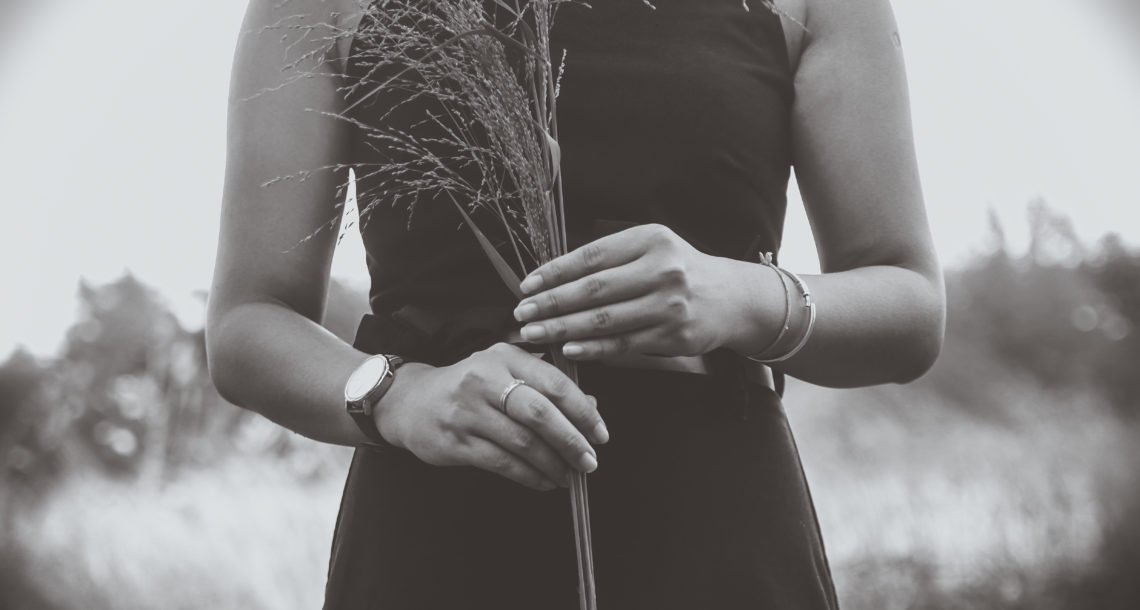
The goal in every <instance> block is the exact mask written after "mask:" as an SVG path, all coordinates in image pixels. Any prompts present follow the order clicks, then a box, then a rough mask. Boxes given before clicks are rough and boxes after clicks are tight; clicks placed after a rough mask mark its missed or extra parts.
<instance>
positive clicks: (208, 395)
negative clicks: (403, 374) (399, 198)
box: [0, 275, 365, 490]
mask: <svg viewBox="0 0 1140 610" xmlns="http://www.w3.org/2000/svg"><path fill="white" fill-rule="evenodd" d="M331 292H332V295H333V298H332V300H331V301H332V302H331V303H330V307H329V311H330V315H329V320H330V326H331V327H333V328H334V330H335V331H336V332H338V334H341V335H342V336H343V335H349V334H351V333H352V332H353V331H354V330H355V326H356V322H357V321H358V320H359V317H360V315H361V313H362V312H363V310H364V308H365V298H364V296H363V295H362V294H361V293H360V292H359V291H355V290H352V289H351V288H348V287H346V286H343V285H340V284H339V283H335V282H334V286H333V289H332V291H331ZM78 297H79V304H80V307H79V309H80V313H79V317H78V319H77V320H76V322H75V323H74V324H73V325H72V326H71V328H70V329H69V330H68V332H67V336H66V337H67V338H66V342H65V345H64V346H63V348H62V349H61V351H60V354H59V356H58V357H56V358H54V359H49V360H44V361H40V360H37V359H36V358H34V357H32V356H31V355H29V354H27V353H25V352H22V351H17V352H16V353H14V354H12V356H11V357H10V358H9V359H8V360H7V362H5V363H4V364H3V365H0V476H2V478H3V479H4V480H6V481H8V482H9V483H12V484H17V483H20V484H23V485H24V486H25V487H26V488H30V489H39V490H43V489H45V488H47V487H50V485H51V484H52V483H53V482H54V481H55V480H57V479H58V477H59V476H60V475H61V474H64V472H65V471H66V470H68V469H76V470H77V469H95V470H98V471H99V472H101V473H102V474H104V475H106V476H112V477H118V478H124V479H143V480H147V481H152V482H161V481H162V480H164V479H166V478H168V477H169V476H170V475H171V474H173V473H174V472H176V471H177V470H178V469H180V468H182V467H183V466H186V465H198V466H201V465H208V464H213V463H217V462H218V461H220V460H222V459H224V458H225V457H226V456H227V455H229V454H230V453H232V452H233V451H245V452H253V453H276V454H279V455H281V456H286V457H287V456H290V455H292V454H294V453H295V452H296V451H297V450H298V448H299V447H302V446H303V447H304V448H305V450H306V451H309V450H311V449H312V445H310V444H308V443H303V442H298V441H299V440H300V439H298V438H297V437H296V435H294V434H292V433H290V432H288V431H285V430H284V429H282V428H280V427H278V426H275V425H273V424H270V423H268V422H266V421H265V420H263V419H262V418H260V417H259V416H256V415H253V414H251V413H249V412H246V411H243V410H240V409H237V408H234V407H233V406H232V405H229V404H227V403H226V402H225V401H223V400H222V399H221V398H220V397H219V396H218V394H217V392H216V391H215V390H214V388H213V385H212V384H211V383H210V379H209V374H208V371H207V368H206V359H205V341H204V333H203V331H201V330H199V331H188V330H186V329H184V328H182V327H181V326H180V324H179V323H178V320H177V319H176V318H175V317H174V315H172V314H171V313H170V311H169V310H168V309H167V307H166V306H165V304H164V303H163V302H162V300H161V299H160V298H159V296H158V295H157V294H156V293H155V292H154V291H153V290H151V289H150V288H148V287H146V286H145V285H143V284H142V283H141V282H139V281H138V280H137V279H135V278H134V277H132V276H131V275H126V276H124V277H123V278H121V279H119V280H118V281H115V282H112V283H109V284H107V285H104V286H91V285H89V284H87V283H86V282H81V283H80V286H79V294H78ZM347 338H348V339H349V340H351V336H348V337H347ZM311 457H312V456H309V457H307V458H306V457H295V458H294V459H295V462H296V463H297V464H298V465H299V467H300V468H302V469H303V470H308V471H313V470H314V469H319V468H321V466H322V463H323V462H324V460H323V458H321V457H320V456H317V457H316V458H313V459H309V458H311Z"/></svg>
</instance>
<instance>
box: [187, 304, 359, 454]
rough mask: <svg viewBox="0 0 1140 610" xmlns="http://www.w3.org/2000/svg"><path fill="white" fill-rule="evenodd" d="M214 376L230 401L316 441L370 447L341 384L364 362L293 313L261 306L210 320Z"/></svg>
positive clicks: (208, 340)
mask: <svg viewBox="0 0 1140 610" xmlns="http://www.w3.org/2000/svg"><path fill="white" fill-rule="evenodd" d="M206 344H207V353H208V354H209V364H210V375H211V377H212V378H213V380H214V384H215V385H216V386H217V388H218V392H219V393H221V395H222V396H223V397H224V398H225V399H226V400H228V401H230V402H232V403H234V404H236V405H238V406H240V407H244V408H247V409H250V410H253V411H257V412H258V413H261V414H262V415H264V416H265V417H267V418H269V419H271V420H273V421H275V422H277V423H279V424H281V425H283V426H285V427H286V428H289V429H290V430H293V431H295V432H297V433H299V434H302V435H304V436H307V437H309V438H313V439H316V440H319V441H323V442H327V443H334V444H338V445H356V444H359V443H361V442H364V441H365V440H367V438H366V437H365V436H364V434H363V433H362V432H361V431H360V430H359V428H358V427H357V426H356V424H355V422H353V420H352V418H351V417H349V416H348V414H347V412H346V411H345V408H344V384H345V382H346V381H347V380H348V377H349V375H350V374H351V373H352V371H353V370H354V369H355V368H356V367H357V366H358V365H359V364H360V363H361V362H362V361H363V360H364V359H365V358H367V355H366V354H364V353H363V352H360V351H358V350H356V349H354V348H353V347H351V346H349V345H347V344H346V343H345V342H344V341H342V340H341V339H340V338H338V337H336V336H335V335H333V334H332V333H330V332H329V331H327V330H325V329H324V328H322V327H321V326H320V325H319V324H317V323H315V322H313V321H312V320H309V319H308V318H305V317H304V316H302V315H300V314H298V313H297V312H295V311H293V310H291V309H289V308H288V307H286V306H284V305H280V304H275V303H268V302H264V303H262V302H257V303H246V304H241V305H236V306H234V307H232V308H230V309H227V310H226V311H225V312H224V313H216V314H212V315H211V316H210V319H209V323H208V324H207V328H206Z"/></svg>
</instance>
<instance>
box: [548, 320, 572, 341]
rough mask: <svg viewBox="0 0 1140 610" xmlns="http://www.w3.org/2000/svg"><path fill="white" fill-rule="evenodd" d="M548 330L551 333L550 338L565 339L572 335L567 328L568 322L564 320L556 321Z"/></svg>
mask: <svg viewBox="0 0 1140 610" xmlns="http://www.w3.org/2000/svg"><path fill="white" fill-rule="evenodd" d="M547 330H549V331H550V336H552V337H554V338H555V339H564V338H566V335H568V334H570V329H568V328H566V322H565V321H563V320H554V321H552V322H551V323H550V324H549V325H548V326H547Z"/></svg>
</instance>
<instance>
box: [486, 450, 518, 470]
mask: <svg viewBox="0 0 1140 610" xmlns="http://www.w3.org/2000/svg"><path fill="white" fill-rule="evenodd" d="M512 461H513V460H511V456H509V455H507V454H506V453H504V452H496V453H492V454H491V455H490V456H488V457H487V458H486V464H487V467H488V468H490V469H491V470H493V471H495V472H498V473H503V474H505V473H508V472H510V471H511V466H512V465H513V464H512Z"/></svg>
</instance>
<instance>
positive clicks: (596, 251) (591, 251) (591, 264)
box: [582, 244, 602, 269]
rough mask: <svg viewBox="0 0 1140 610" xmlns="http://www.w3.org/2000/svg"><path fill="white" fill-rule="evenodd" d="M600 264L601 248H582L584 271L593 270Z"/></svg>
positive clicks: (588, 246)
mask: <svg viewBox="0 0 1140 610" xmlns="http://www.w3.org/2000/svg"><path fill="white" fill-rule="evenodd" d="M601 262H602V248H601V247H600V246H598V245H597V244H586V245H585V246H582V265H583V266H584V267H585V268H586V269H594V268H596V267H597V266H598V265H599V264H601Z"/></svg>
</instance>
